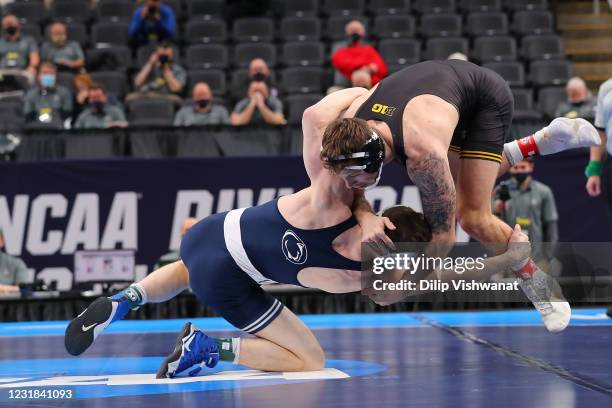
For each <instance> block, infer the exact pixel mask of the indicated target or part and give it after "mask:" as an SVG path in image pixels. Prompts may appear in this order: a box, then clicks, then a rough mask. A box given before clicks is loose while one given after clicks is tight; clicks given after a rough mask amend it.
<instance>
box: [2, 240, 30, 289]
mask: <svg viewBox="0 0 612 408" xmlns="http://www.w3.org/2000/svg"><path fill="white" fill-rule="evenodd" d="M3 248H4V236H3V234H2V231H0V294H5V293H17V292H19V286H18V285H19V284H20V283H31V282H30V281H29V280H30V278H29V277H30V274H29V273H28V268H27V266H26V265H25V263H24V262H23V261H22V260H21V259H19V258H16V257H14V256H11V255H9V254H7V253H6V252H4V251H3V250H2V249H3Z"/></svg>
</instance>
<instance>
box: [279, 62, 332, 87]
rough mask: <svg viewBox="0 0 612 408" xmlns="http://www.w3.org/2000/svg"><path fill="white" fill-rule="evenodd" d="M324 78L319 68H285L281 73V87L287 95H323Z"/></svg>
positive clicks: (323, 72) (322, 71)
mask: <svg viewBox="0 0 612 408" xmlns="http://www.w3.org/2000/svg"><path fill="white" fill-rule="evenodd" d="M325 76H326V74H325V71H324V70H323V69H321V68H314V67H305V68H303V67H299V68H287V69H285V70H283V71H282V86H283V89H284V91H285V92H287V93H289V94H296V93H304V94H309V93H323V88H324V86H325Z"/></svg>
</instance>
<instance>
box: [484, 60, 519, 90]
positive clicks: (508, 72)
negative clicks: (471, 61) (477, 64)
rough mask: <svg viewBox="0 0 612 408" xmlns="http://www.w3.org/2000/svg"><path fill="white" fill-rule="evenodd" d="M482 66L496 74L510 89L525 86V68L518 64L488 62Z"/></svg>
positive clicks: (512, 62)
mask: <svg viewBox="0 0 612 408" xmlns="http://www.w3.org/2000/svg"><path fill="white" fill-rule="evenodd" d="M483 66H484V67H486V68H489V69H491V70H493V71H495V72H497V73H498V74H499V75H500V76H501V77H502V78H504V79H505V80H506V82H508V85H510V86H511V87H523V86H525V66H524V65H523V64H522V63H520V62H516V61H504V62H489V63H487V64H484V65H483Z"/></svg>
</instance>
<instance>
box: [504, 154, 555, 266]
mask: <svg viewBox="0 0 612 408" xmlns="http://www.w3.org/2000/svg"><path fill="white" fill-rule="evenodd" d="M533 170H534V164H533V159H532V158H530V157H528V158H526V159H525V160H522V161H520V162H518V163H516V164H515V165H514V166H512V167H511V168H510V175H511V180H510V181H506V182H502V184H501V185H500V186H505V188H504V187H497V189H496V193H497V194H496V197H497V199H496V200H495V203H494V206H493V209H494V213H495V214H496V215H497V216H498V217H500V218H501V219H502V220H504V221H505V222H506V223H507V224H508V225H516V224H519V225H520V226H521V229H522V230H523V232H524V233H525V234H527V235H528V236H529V241H530V242H531V245H532V259H533V260H534V262H536V263H537V264H538V265H539V266H540V268H542V270H544V271H546V272H549V271H550V261H551V260H552V258H553V256H554V250H555V246H556V243H557V241H558V240H559V230H558V226H557V222H558V219H559V215H558V213H557V206H556V204H555V197H554V195H553V192H552V190H551V189H550V187H548V186H547V185H545V184H543V183H541V182H539V181H536V180H534V179H533V176H532V174H533ZM502 191H505V193H504V192H502Z"/></svg>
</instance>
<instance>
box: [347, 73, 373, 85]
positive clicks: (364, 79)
mask: <svg viewBox="0 0 612 408" xmlns="http://www.w3.org/2000/svg"><path fill="white" fill-rule="evenodd" d="M351 86H360V87H362V88H365V89H370V88H372V76H371V75H370V73H369V72H368V71H366V70H365V69H358V70H357V71H355V72H353V75H351Z"/></svg>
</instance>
